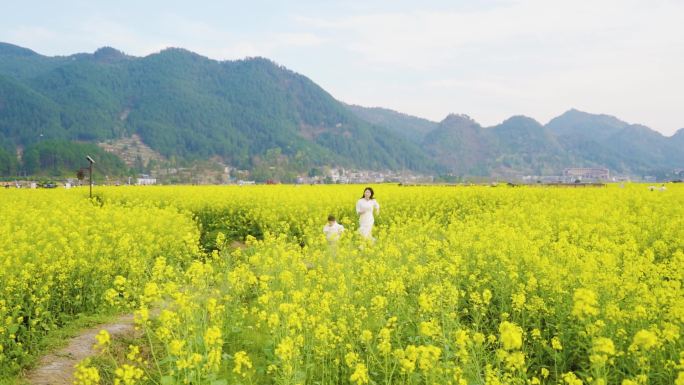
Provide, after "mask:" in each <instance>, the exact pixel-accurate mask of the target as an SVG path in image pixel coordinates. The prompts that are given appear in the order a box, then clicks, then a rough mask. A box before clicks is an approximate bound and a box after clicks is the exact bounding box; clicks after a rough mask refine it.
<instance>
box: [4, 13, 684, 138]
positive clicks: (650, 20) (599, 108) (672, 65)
mask: <svg viewBox="0 0 684 385" xmlns="http://www.w3.org/2000/svg"><path fill="white" fill-rule="evenodd" d="M0 1H1V2H2V3H6V4H5V6H3V7H2V11H1V12H0V41H4V42H9V43H12V44H17V45H20V46H24V47H27V48H31V49H33V50H34V51H37V52H38V53H41V54H44V55H68V54H72V53H76V52H93V51H94V50H96V49H97V48H99V47H102V46H105V45H107V46H112V47H115V48H117V49H120V50H122V51H124V52H125V53H127V54H129V55H135V56H144V55H147V54H150V53H153V52H157V51H159V50H161V49H163V48H166V47H171V46H173V47H183V48H186V49H189V50H191V51H194V52H197V53H200V54H202V55H205V56H208V57H210V58H212V59H218V60H230V59H239V58H243V57H245V56H264V57H267V58H270V59H272V60H274V61H275V62H277V63H279V64H282V65H284V66H286V67H288V68H290V69H292V70H294V71H297V72H299V73H301V74H303V75H306V76H308V77H309V78H311V79H312V80H313V81H314V82H316V83H318V84H319V85H321V86H322V87H323V88H324V89H326V90H327V91H328V92H330V93H331V94H332V95H333V96H334V97H335V98H337V99H339V100H342V101H344V102H347V103H354V104H360V105H364V106H381V107H387V108H391V109H395V110H398V111H401V112H405V113H408V114H412V115H417V116H421V117H425V118H428V119H431V120H437V121H439V120H441V119H443V118H444V117H445V116H446V115H447V114H449V113H452V112H453V113H465V114H468V115H470V116H471V117H473V118H474V119H476V120H477V121H479V122H480V123H481V124H483V125H494V124H497V123H499V122H501V121H502V120H504V119H506V118H508V117H510V116H511V115H519V114H522V115H527V116H530V117H533V118H535V119H537V120H539V121H540V122H541V123H546V122H547V121H548V120H549V119H551V118H553V117H554V116H557V115H560V114H561V113H563V112H564V111H566V110H568V109H570V108H573V107H574V108H577V109H580V110H583V111H587V112H592V113H605V114H610V115H615V116H617V117H618V118H620V119H622V120H625V121H628V122H630V123H641V124H645V125H647V126H649V127H651V128H653V129H655V130H658V131H660V132H662V133H663V134H666V135H671V134H672V133H674V132H675V131H676V130H677V129H679V128H682V127H684V26H683V25H684V0H593V1H585V0H574V1H570V0H567V1H555V0H500V1H494V0H492V1H486V0H480V1H460V0H452V1H420V2H418V1H402V0H392V1H389V0H388V1H384V0H383V1H373V0H365V1H355V0H354V1H327V0H315V1H297V2H295V1H289V2H288V1H259V0H254V1H249V2H248V1H211V2H210V1H201V0H195V1H175V0H164V1H157V0H154V1H143V0H137V1H131V0H118V1H95V0H80V1H79V0H60V1H48V0H45V1H35V0H23V1H21V2H18V1H10V0H0ZM7 4H11V6H10V5H7Z"/></svg>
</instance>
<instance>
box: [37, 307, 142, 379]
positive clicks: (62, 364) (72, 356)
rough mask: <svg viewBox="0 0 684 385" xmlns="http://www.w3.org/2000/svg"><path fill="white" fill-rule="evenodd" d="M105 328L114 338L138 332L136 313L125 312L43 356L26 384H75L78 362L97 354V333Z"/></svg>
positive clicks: (85, 331)
mask: <svg viewBox="0 0 684 385" xmlns="http://www.w3.org/2000/svg"><path fill="white" fill-rule="evenodd" d="M102 329H105V330H107V331H108V332H109V334H111V336H112V338H115V337H117V336H122V335H132V334H133V333H134V331H135V328H134V325H133V316H132V315H130V314H129V315H125V316H122V317H119V318H118V319H117V320H116V321H114V322H112V323H108V324H105V325H98V326H95V327H93V328H91V329H87V330H84V331H83V332H81V334H79V335H78V336H77V337H75V338H73V339H71V341H69V345H68V346H66V347H65V348H62V349H60V350H58V351H56V352H53V353H50V354H48V355H46V356H44V357H43V358H41V359H40V361H39V362H38V365H37V366H36V368H35V369H33V370H31V371H30V372H29V373H28V374H27V375H26V378H25V381H24V382H25V383H27V384H32V385H71V384H72V383H73V375H74V365H76V364H77V363H79V362H80V361H81V360H83V359H85V358H87V357H90V356H93V355H95V354H96V353H97V352H96V351H95V349H93V345H95V342H96V340H95V336H96V335H97V333H99V332H100V330H102Z"/></svg>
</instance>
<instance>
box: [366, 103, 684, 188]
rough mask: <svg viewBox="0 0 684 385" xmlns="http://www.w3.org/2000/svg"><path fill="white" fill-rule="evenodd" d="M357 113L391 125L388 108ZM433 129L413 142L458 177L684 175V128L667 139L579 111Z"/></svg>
mask: <svg viewBox="0 0 684 385" xmlns="http://www.w3.org/2000/svg"><path fill="white" fill-rule="evenodd" d="M353 109H354V110H355V111H359V110H360V111H362V113H359V114H358V116H360V117H362V118H364V119H368V120H370V121H375V122H379V124H382V122H384V121H386V120H384V115H385V114H386V112H385V111H382V109H369V108H360V107H353ZM391 116H392V117H393V118H394V121H393V122H392V123H388V124H394V125H395V126H396V127H402V128H403V129H405V130H406V129H409V130H410V127H412V124H413V122H415V119H417V118H415V117H410V116H405V115H403V114H400V113H393V114H392V115H391ZM402 120H403V121H402ZM428 122H429V121H428ZM430 123H432V122H430ZM434 124H435V127H434V128H433V129H432V130H430V131H428V132H427V133H424V131H422V130H416V131H417V132H414V133H413V134H408V135H409V137H412V138H420V137H422V138H423V139H422V142H421V143H422V147H423V148H424V149H425V151H426V152H427V153H428V155H430V156H431V157H432V158H433V159H435V160H436V161H437V162H438V164H440V166H442V167H443V168H444V170H447V172H451V173H454V174H457V175H494V176H496V175H503V176H506V175H520V174H526V175H558V174H559V173H560V172H561V171H562V170H563V169H564V168H567V167H606V168H608V169H609V170H611V172H612V173H617V174H628V175H630V174H631V175H654V174H655V175H663V174H666V173H669V172H671V171H672V170H673V169H677V168H684V129H681V130H679V131H678V132H677V133H676V134H675V135H673V136H672V137H665V136H663V135H662V134H660V133H658V132H657V131H654V130H651V129H650V128H648V127H645V126H642V125H634V124H629V123H626V122H623V121H621V120H619V119H617V118H615V117H613V116H609V115H597V114H589V113H586V112H582V111H578V110H575V109H571V110H569V111H567V112H565V113H564V114H562V115H561V116H558V117H556V118H554V119H552V120H551V121H550V122H549V123H547V124H546V125H541V124H540V123H538V122H536V121H535V120H533V119H531V118H527V117H524V116H514V117H512V118H510V119H507V120H506V121H504V122H503V123H501V124H499V125H496V126H494V127H482V126H480V124H478V123H477V122H475V121H474V120H473V119H471V118H470V117H468V116H467V115H456V114H451V115H449V116H447V118H445V119H444V120H443V121H441V122H440V123H434ZM410 135H412V136H410Z"/></svg>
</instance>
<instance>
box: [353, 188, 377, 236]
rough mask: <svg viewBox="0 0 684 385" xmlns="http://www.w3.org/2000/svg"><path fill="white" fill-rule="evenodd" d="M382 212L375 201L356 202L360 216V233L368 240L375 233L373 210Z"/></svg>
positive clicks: (361, 200) (362, 200) (362, 199)
mask: <svg viewBox="0 0 684 385" xmlns="http://www.w3.org/2000/svg"><path fill="white" fill-rule="evenodd" d="M374 209H375V210H378V211H380V205H379V204H378V201H376V200H375V199H368V200H366V198H361V199H359V201H358V202H356V213H357V214H359V233H361V235H363V236H364V237H366V238H371V232H372V231H373V223H375V218H373V210H374Z"/></svg>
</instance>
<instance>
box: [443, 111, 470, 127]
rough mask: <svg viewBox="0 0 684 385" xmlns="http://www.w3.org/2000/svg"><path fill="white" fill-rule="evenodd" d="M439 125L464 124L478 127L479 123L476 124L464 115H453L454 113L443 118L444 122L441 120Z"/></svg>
mask: <svg viewBox="0 0 684 385" xmlns="http://www.w3.org/2000/svg"><path fill="white" fill-rule="evenodd" d="M441 123H442V124H449V125H452V124H464V123H465V124H476V125H478V126H479V125H480V124H479V123H477V122H476V121H475V119H473V118H471V117H470V116H468V115H466V114H454V113H451V114H449V115H447V117H446V118H444V120H442V122H441Z"/></svg>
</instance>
